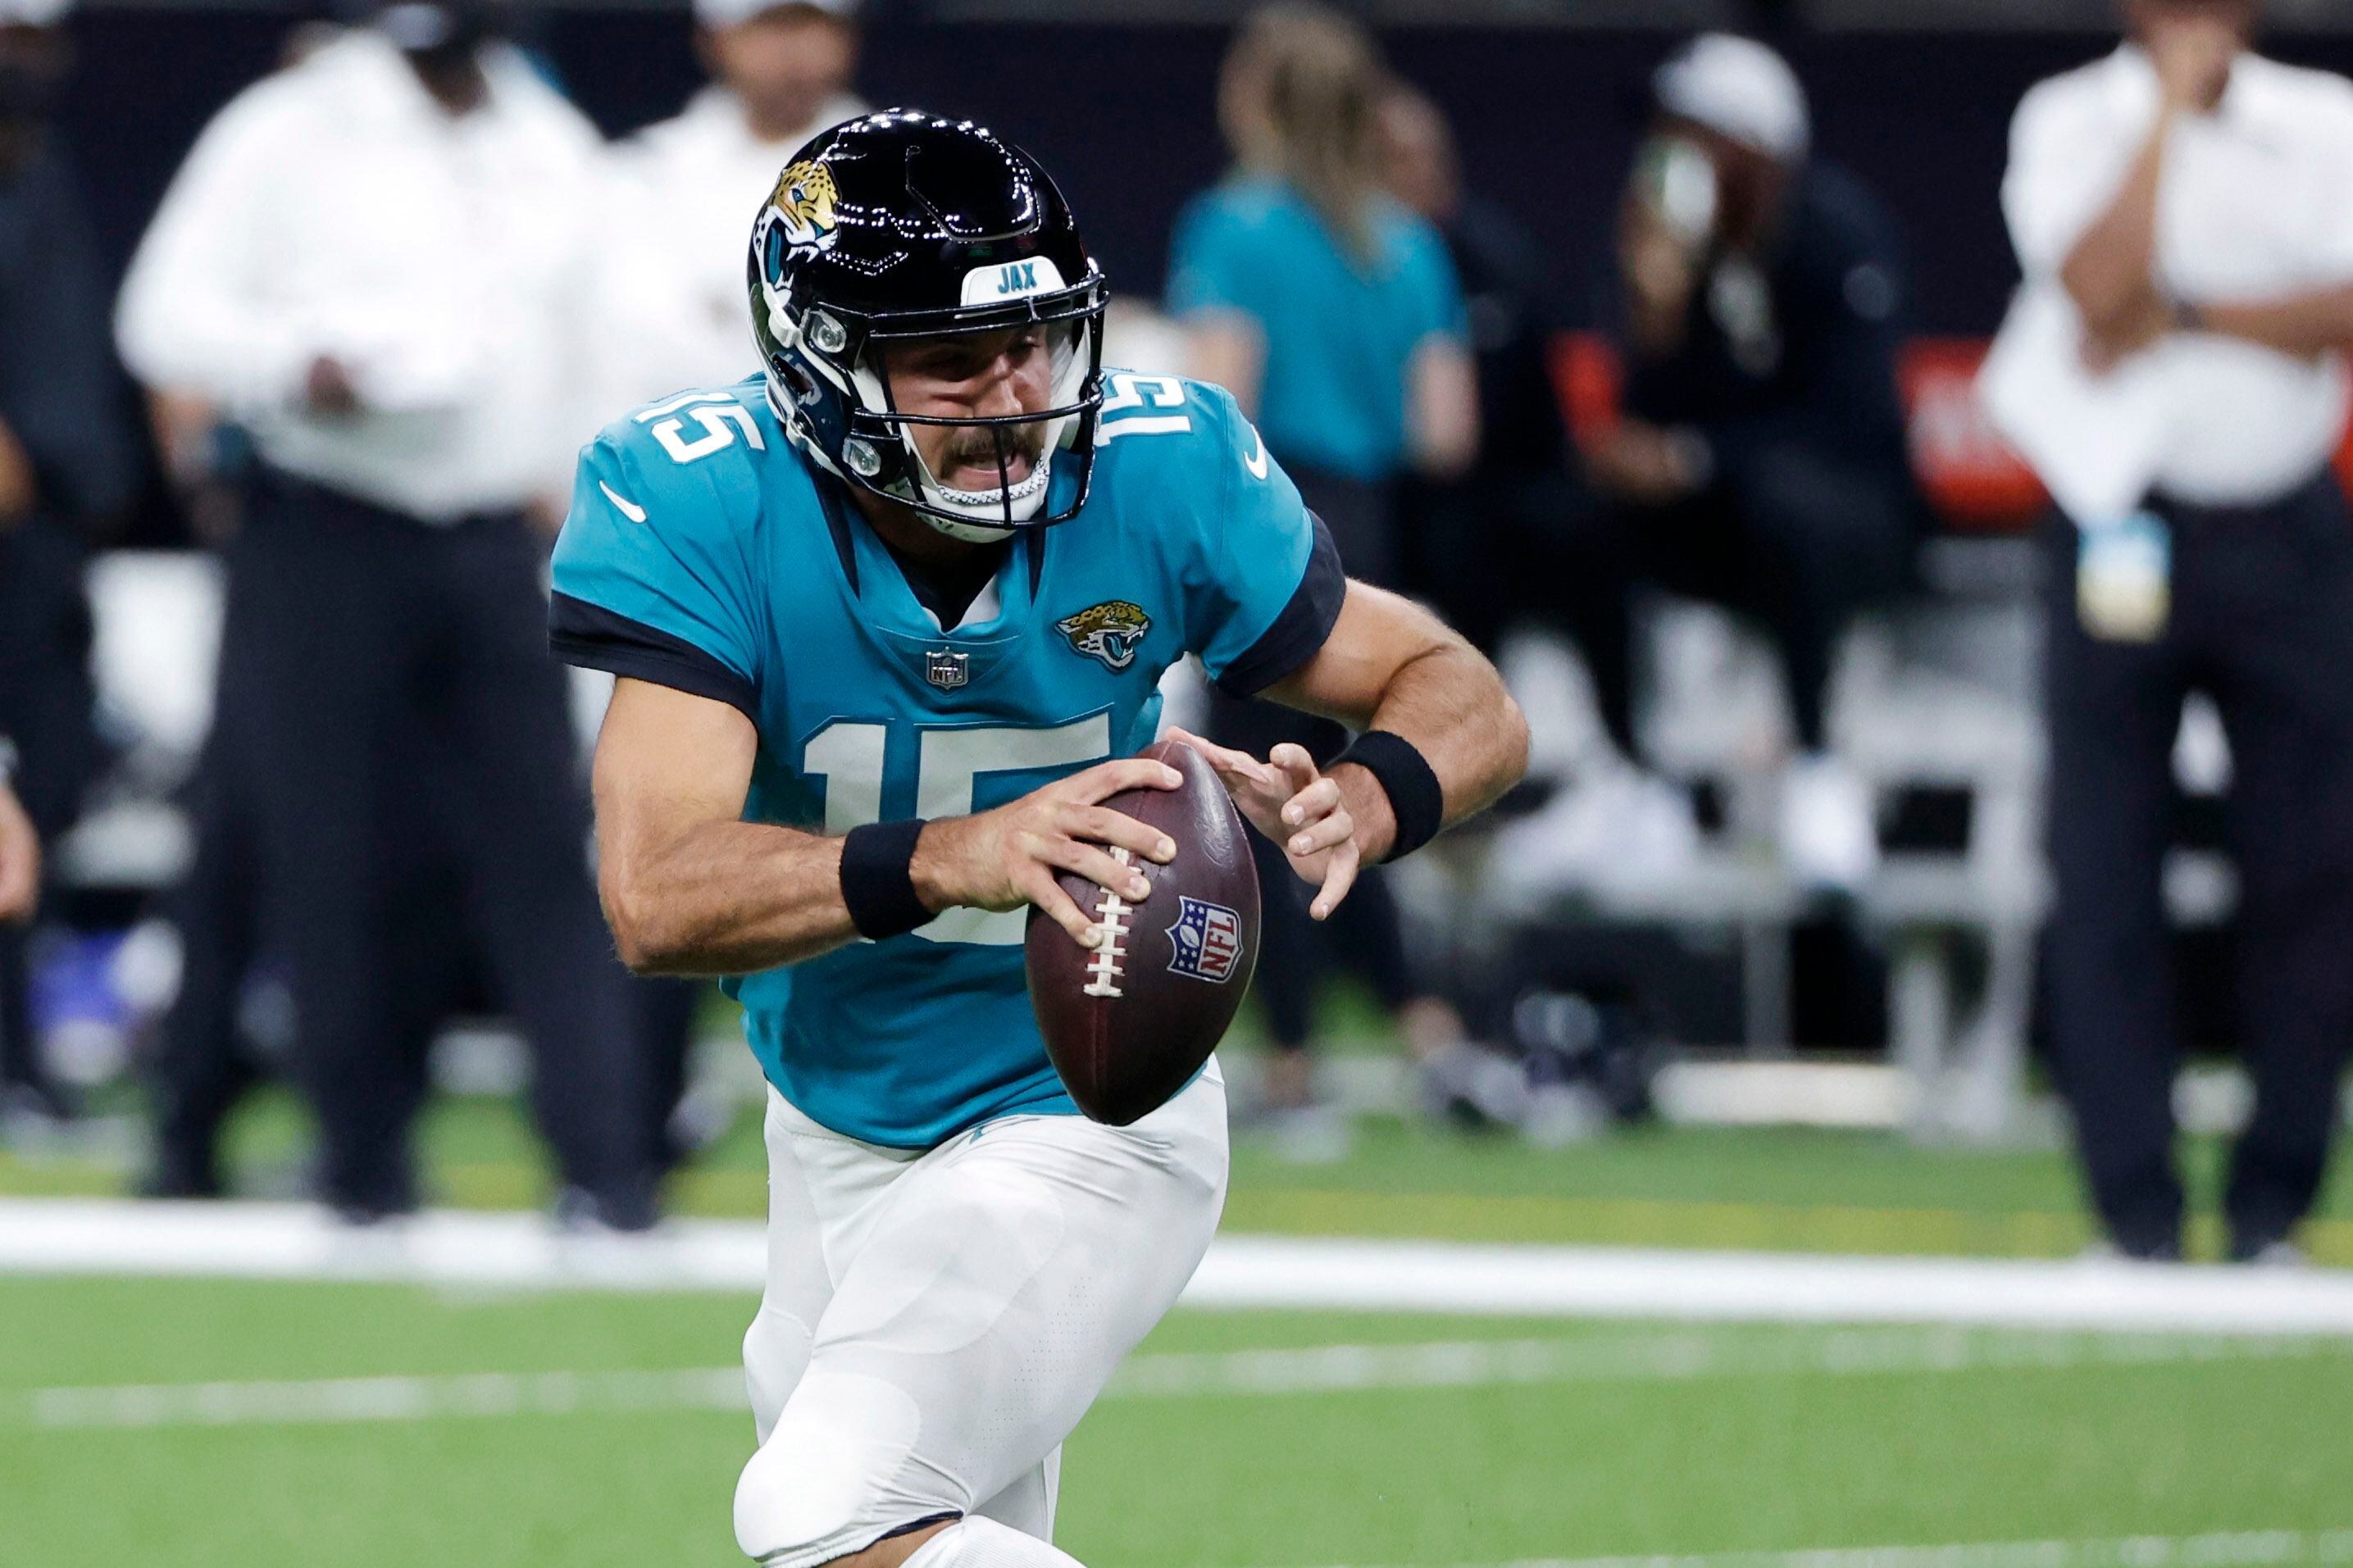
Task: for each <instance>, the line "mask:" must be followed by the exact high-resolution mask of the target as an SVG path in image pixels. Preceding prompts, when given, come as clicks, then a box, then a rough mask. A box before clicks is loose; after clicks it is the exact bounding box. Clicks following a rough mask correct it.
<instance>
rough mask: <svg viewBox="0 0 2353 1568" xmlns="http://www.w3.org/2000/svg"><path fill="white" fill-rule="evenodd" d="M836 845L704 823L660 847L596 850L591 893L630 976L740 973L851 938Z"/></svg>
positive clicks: (761, 828)
mask: <svg viewBox="0 0 2353 1568" xmlns="http://www.w3.org/2000/svg"><path fill="white" fill-rule="evenodd" d="M841 843H842V841H841V840H840V839H839V838H824V837H818V836H817V835H815V834H809V833H796V832H794V831H793V830H792V829H790V828H786V827H776V826H770V825H768V824H765V823H757V822H708V823H702V824H700V825H698V826H694V827H691V828H689V829H688V830H686V831H685V832H684V833H682V834H681V835H679V836H678V837H676V838H674V839H672V840H670V841H668V842H665V843H661V844H636V845H615V844H609V843H608V844H607V845H606V846H605V847H604V854H603V865H602V869H601V874H600V875H599V877H598V891H599V893H600V894H601V895H602V897H603V900H604V904H605V918H606V920H607V922H608V923H609V924H610V925H611V926H612V928H613V940H614V942H615V944H616V946H617V948H618V949H619V951H620V954H621V961H622V962H623V963H627V964H628V966H629V967H630V968H631V969H633V970H635V971H637V972H638V973H640V974H748V973H753V972H754V971H757V970H762V969H774V968H776V966H777V965H779V964H786V963H799V962H801V961H802V960H804V959H809V958H815V957H817V956H818V954H819V953H823V952H831V951H832V950H833V949H835V948H837V947H840V946H842V945H844V944H845V943H848V942H855V941H856V940H857V939H858V930H857V928H856V927H855V926H854V925H852V924H851V923H850V918H849V907H848V906H847V905H846V904H845V903H844V902H843V901H842V895H841Z"/></svg>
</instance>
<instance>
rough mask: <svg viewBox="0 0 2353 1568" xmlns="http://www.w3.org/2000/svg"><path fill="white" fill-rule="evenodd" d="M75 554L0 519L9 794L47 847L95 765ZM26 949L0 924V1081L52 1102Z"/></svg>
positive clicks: (0, 686)
mask: <svg viewBox="0 0 2353 1568" xmlns="http://www.w3.org/2000/svg"><path fill="white" fill-rule="evenodd" d="M82 560H83V556H82V549H81V545H80V542H79V541H78V540H76V539H75V538H74V536H73V534H72V532H71V531H69V529H67V528H66V527H65V525H64V524H62V523H59V522H57V521H52V520H49V519H45V518H32V519H29V520H27V521H23V522H20V523H18V524H17V525H16V527H14V528H10V529H0V735H6V736H8V737H10V738H11V739H12V740H14V741H15V742H16V747H17V751H18V753H19V763H20V766H19V771H18V773H17V775H16V794H17V795H18V797H19V798H20V799H21V800H22V801H23V803H24V806H25V813H26V816H29V817H31V818H32V821H33V826H34V829H35V830H36V831H37V833H38V834H39V835H40V837H41V841H42V843H43V845H44V846H45V847H47V848H49V849H51V850H54V848H55V847H56V845H55V839H56V837H57V835H58V834H59V833H61V832H63V831H64V830H65V829H66V828H67V827H69V826H72V824H73V819H74V816H75V814H76V812H77V811H78V810H79V806H80V804H81V796H82V792H83V791H84V790H85V789H86V788H87V787H88V786H89V784H90V778H91V776H92V775H93V773H95V772H96V771H97V768H98V765H99V755H100V752H99V743H98V734H97V731H96V729H95V727H94V726H93V723H92V719H91V712H92V709H93V707H94V704H95V696H94V693H93V690H92V688H91V682H90V601H89V599H88V597H87V596H86V595H85V593H84V590H83V586H82ZM25 957H26V953H25V930H24V928H23V927H22V926H14V925H0V1089H8V1088H11V1087H14V1088H16V1089H30V1090H32V1091H33V1092H34V1093H36V1094H37V1095H39V1096H41V1097H43V1098H44V1099H46V1100H51V1101H52V1102H53V1101H54V1097H55V1093H56V1090H55V1088H54V1086H53V1085H51V1084H50V1083H49V1081H48V1079H47V1074H46V1073H45V1072H44V1071H43V1069H42V1067H41V1062H40V1057H39V1053H38V1051H37V1048H36V1045H37V1042H36V1041H35V1040H34V1038H33V1030H32V1017H31V1009H30V1007H29V1005H28V991H29V988H28V986H27V984H26V968H25Z"/></svg>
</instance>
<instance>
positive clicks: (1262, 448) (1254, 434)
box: [1242, 427, 1266, 479]
mask: <svg viewBox="0 0 2353 1568" xmlns="http://www.w3.org/2000/svg"><path fill="white" fill-rule="evenodd" d="M1250 437H1251V438H1252V439H1253V440H1255V441H1257V442H1258V450H1257V451H1255V452H1252V453H1251V454H1250V456H1249V457H1247V458H1243V459H1242V467H1243V468H1248V469H1249V470H1250V478H1252V479H1264V478H1266V437H1263V436H1261V435H1260V434H1259V433H1258V431H1257V429H1256V428H1255V427H1253V428H1252V429H1251V431H1250Z"/></svg>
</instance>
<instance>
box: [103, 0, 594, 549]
mask: <svg viewBox="0 0 2353 1568" xmlns="http://www.w3.org/2000/svg"><path fill="white" fill-rule="evenodd" d="M484 69H485V74H486V75H487V77H488V79H489V84H490V91H489V94H488V97H487V99H486V100H485V101H484V102H483V103H481V104H480V105H479V106H477V107H476V108H475V109H474V110H471V111H470V112H468V113H465V114H462V115H452V114H450V113H449V112H448V111H447V110H444V109H443V108H442V107H441V106H440V105H439V104H438V103H437V102H436V101H435V100H433V99H432V98H431V97H430V96H429V95H428V94H427V92H426V90H425V88H424V86H423V84H422V83H420V82H419V81H418V80H417V76H416V73H415V72H414V71H413V70H412V69H411V68H410V67H409V65H408V62H407V61H406V58H404V57H403V56H402V55H401V54H400V53H399V51H398V50H397V49H396V48H395V47H393V46H392V45H391V44H390V43H389V42H388V41H386V40H385V39H384V38H383V37H379V36H378V35H376V34H375V33H374V32H370V31H365V30H360V31H353V32H352V33H350V34H347V35H345V36H344V37H340V38H338V39H336V40H335V41H334V42H333V43H332V44H329V45H327V46H326V47H322V49H320V50H319V51H318V52H317V53H315V54H313V55H312V56H311V57H310V58H308V59H306V60H304V61H303V62H302V63H301V64H300V65H297V66H294V67H291V68H289V69H287V70H284V71H281V72H280V73H279V74H277V75H275V76H272V77H269V78H267V79H263V80H262V81H259V82H257V83H256V84H254V85H253V86H252V87H249V88H248V89H246V90H245V91H244V92H242V93H240V94H239V95H238V96H237V98H236V99H235V100H232V101H231V102H230V103H229V105H228V106H227V108H226V109H224V110H221V112H220V113H219V115H218V116H216V118H215V119H214V121H213V122H212V123H211V125H209V126H208V127H206V131H205V132H204V134H203V136H202V137H201V138H199V139H198V141H197V142H196V145H195V150H194V151H192V152H191V153H189V154H188V159H187V162H186V163H185V164H184V165H182V167H181V169H180V172H179V174H178V175H177V176H176V177H175V178H174V181H173V184H172V188H171V191H170V193H169V194H168V195H166V196H165V197H164V205H163V207H162V208H161V210H160V211H158V212H157V214H156V216H155V220H154V222H153V225H152V226H150V227H149V229H148V231H147V235H146V237H145V239H144V240H142V242H141V245H140V247H139V253H138V255H137V257H136V258H135V259H134V260H133V262H132V268H131V273H130V276H129V278H128V279H126V281H125V282H124V285H123V290H122V298H121V303H120V305H119V307H118V310H117V314H116V323H115V325H116V336H117V339H118V341H119V342H120V345H121V351H122V357H123V360H124V362H125V363H127V364H128V365H129V366H130V367H131V369H132V371H133V372H134V373H135V374H138V375H139V376H140V377H141V379H142V380H143V381H145V382H146V383H148V384H150V385H152V386H156V387H169V388H174V389H177V390H184V391H190V392H194V393H196V394H198V395H202V396H204V397H206V398H208V399H210V400H211V401H212V402H213V403H214V404H215V405H216V406H217V407H219V408H220V409H221V410H222V412H223V413H224V414H226V415H228V416H233V417H235V418H237V419H238V420H239V421H241V422H243V423H245V424H246V425H248V426H249V427H250V429H251V430H252V432H253V436H254V439H255V442H256V444H257V446H258V447H259V449H260V452H261V454H262V456H263V457H264V458H266V459H268V460H269V462H271V463H272V464H275V465H276V466H278V467H280V468H284V469H286V470H288V471H290V472H291V473H295V474H298V475H301V476H302V477H304V478H306V479H312V480H315V481H317V482H319V483H322V484H324V485H328V486H331V487H332V488H335V489H341V490H343V491H345V492H347V493H350V494H353V495H356V496H359V497H361V498H363V499H364V500H370V501H374V502H375V503H376V504H378V505H381V506H385V507H388V508H391V509H393V510H398V511H403V512H406V513H408V514H410V515H412V516H415V517H417V518H419V519H421V520H424V521H451V520H454V519H456V518H457V517H459V515H461V514H463V513H466V512H469V511H477V510H492V509H499V508H507V507H513V506H517V505H520V504H522V503H523V502H524V501H526V500H530V499H532V498H533V497H534V496H540V495H548V494H553V495H554V497H555V498H556V499H558V500H561V498H562V496H563V495H564V494H565V493H566V492H567V491H568V489H569V485H570V469H571V466H572V463H573V460H574V458H575V455H576V453H577V450H578V447H579V446H580V444H581V443H582V442H583V441H585V440H586V438H587V437H589V436H591V435H593V434H594V433H595V429H596V423H597V420H598V418H599V417H600V416H599V414H598V413H597V411H596V408H595V406H594V403H595V399H594V396H593V392H592V391H591V390H590V389H588V388H585V387H584V386H583V385H582V382H583V379H584V375H585V366H586V364H587V363H589V362H588V355H587V345H586V331H587V330H588V328H587V322H588V321H589V320H590V317H591V314H592V311H593V307H594V300H593V299H592V298H591V297H590V290H591V289H592V288H593V279H594V262H595V258H596V247H597V245H598V243H599V242H600V240H601V239H602V238H604V237H607V232H608V231H606V230H604V229H602V227H601V226H600V223H599V215H598V212H597V209H596V200H597V197H598V195H599V194H600V191H601V188H602V180H603V174H602V158H603V150H602V145H601V143H600V142H598V140H597V137H596V132H595V131H594V129H593V128H591V127H590V125H589V124H588V122H587V121H586V120H585V119H583V118H582V117H581V115H580V114H579V113H578V111H577V110H574V109H573V108H572V106H571V105H570V104H568V103H566V102H565V101H564V100H563V99H562V98H561V97H560V96H559V95H558V94H557V93H556V92H555V91H554V89H552V88H550V87H549V86H548V85H547V84H546V83H545V82H544V81H543V80H542V79H540V77H539V75H538V73H537V72H536V71H534V70H533V68H531V66H530V64H529V62H527V61H526V60H524V59H523V58H522V57H521V56H520V55H518V54H516V53H514V52H513V51H512V50H510V49H506V48H503V47H494V48H492V49H491V50H490V51H488V52H487V53H486V55H485V59H484ZM322 355H323V356H330V357H332V358H333V359H335V360H337V361H339V362H340V363H342V364H343V366H344V367H345V368H346V369H347V370H348V371H349V373H350V374H351V378H352V381H353V385H354V387H355V388H356V390H357V392H358V394H359V397H360V401H361V404H362V407H361V410H360V412H358V413H356V414H352V415H346V416H333V415H321V414H315V413H313V412H311V410H310V408H309V407H308V405H307V402H306V399H305V392H304V387H305V383H306V380H307V377H308V374H309V371H310V367H311V363H313V362H314V361H315V360H317V359H318V358H320V357H321V356H322Z"/></svg>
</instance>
